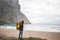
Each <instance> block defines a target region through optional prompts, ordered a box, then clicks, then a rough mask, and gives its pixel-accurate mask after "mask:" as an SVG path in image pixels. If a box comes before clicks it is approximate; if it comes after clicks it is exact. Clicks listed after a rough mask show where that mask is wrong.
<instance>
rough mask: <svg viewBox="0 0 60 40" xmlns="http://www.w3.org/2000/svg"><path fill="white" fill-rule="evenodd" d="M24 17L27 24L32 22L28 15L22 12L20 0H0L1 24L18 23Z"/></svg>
mask: <svg viewBox="0 0 60 40" xmlns="http://www.w3.org/2000/svg"><path fill="white" fill-rule="evenodd" d="M22 19H24V20H25V23H26V24H28V23H30V21H29V20H28V19H27V18H26V16H25V15H24V14H22V13H21V12H20V5H19V4H18V0H0V24H2V23H3V24H4V23H16V22H17V21H18V20H20V21H21V20H22Z"/></svg>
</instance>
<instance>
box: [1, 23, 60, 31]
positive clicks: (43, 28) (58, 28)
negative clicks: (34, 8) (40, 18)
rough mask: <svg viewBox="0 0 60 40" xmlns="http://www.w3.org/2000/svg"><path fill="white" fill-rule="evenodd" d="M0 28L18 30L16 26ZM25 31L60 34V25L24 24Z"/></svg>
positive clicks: (10, 25) (6, 25)
mask: <svg viewBox="0 0 60 40" xmlns="http://www.w3.org/2000/svg"><path fill="white" fill-rule="evenodd" d="M0 28H8V29H16V24H5V25H0ZM16 30H17V29H16ZM24 30H27V31H47V32H60V25H47V24H24Z"/></svg>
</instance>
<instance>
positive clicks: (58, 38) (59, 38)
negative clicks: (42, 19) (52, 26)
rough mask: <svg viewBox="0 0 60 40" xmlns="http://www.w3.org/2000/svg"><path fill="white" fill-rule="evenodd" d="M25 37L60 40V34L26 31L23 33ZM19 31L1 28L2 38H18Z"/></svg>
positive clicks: (0, 35)
mask: <svg viewBox="0 0 60 40" xmlns="http://www.w3.org/2000/svg"><path fill="white" fill-rule="evenodd" d="M23 33H24V34H23V37H24V38H25V37H37V38H43V39H47V40H60V32H46V31H26V30H24V32H23ZM18 34H19V31H18V30H16V29H7V28H0V38H1V37H17V38H18Z"/></svg>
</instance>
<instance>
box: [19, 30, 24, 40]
mask: <svg viewBox="0 0 60 40" xmlns="http://www.w3.org/2000/svg"><path fill="white" fill-rule="evenodd" d="M22 36H23V30H20V32H19V39H21V40H22Z"/></svg>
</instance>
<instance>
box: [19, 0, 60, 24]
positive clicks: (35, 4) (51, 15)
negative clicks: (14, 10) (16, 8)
mask: <svg viewBox="0 0 60 40" xmlns="http://www.w3.org/2000/svg"><path fill="white" fill-rule="evenodd" d="M19 4H20V5H21V7H20V8H21V12H22V13H23V14H25V15H26V16H27V18H28V19H29V21H30V22H31V23H32V24H36V23H39V24H60V0H19Z"/></svg>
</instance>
